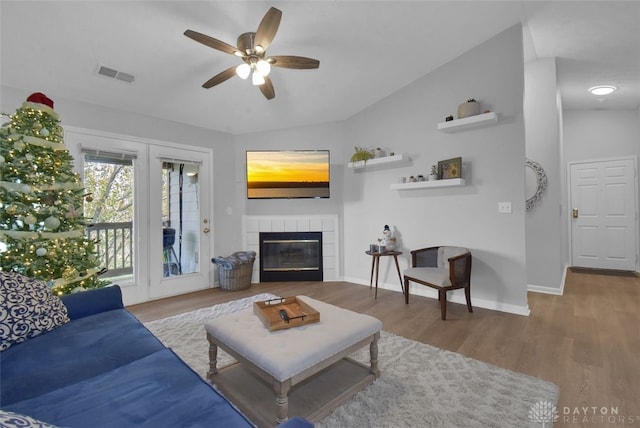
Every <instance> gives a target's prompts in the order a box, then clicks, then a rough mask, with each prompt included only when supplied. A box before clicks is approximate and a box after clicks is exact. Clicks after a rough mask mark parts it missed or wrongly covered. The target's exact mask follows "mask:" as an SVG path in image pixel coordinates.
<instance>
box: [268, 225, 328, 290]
mask: <svg viewBox="0 0 640 428" xmlns="http://www.w3.org/2000/svg"><path fill="white" fill-rule="evenodd" d="M322 279H323V275H322V232H261V233H260V282H274V281H322Z"/></svg>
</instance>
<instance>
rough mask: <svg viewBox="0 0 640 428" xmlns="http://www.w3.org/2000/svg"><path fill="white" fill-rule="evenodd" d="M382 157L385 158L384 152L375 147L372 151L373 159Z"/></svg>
mask: <svg viewBox="0 0 640 428" xmlns="http://www.w3.org/2000/svg"><path fill="white" fill-rule="evenodd" d="M384 156H385V154H384V150H382V149H381V148H380V147H377V148H376V149H375V150H374V151H373V157H375V158H383V157H384Z"/></svg>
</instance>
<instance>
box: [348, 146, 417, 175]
mask: <svg viewBox="0 0 640 428" xmlns="http://www.w3.org/2000/svg"><path fill="white" fill-rule="evenodd" d="M362 150H364V149H362ZM369 153H370V155H371V158H369V159H362V160H357V161H351V162H349V163H347V168H352V169H354V170H356V171H364V170H366V169H369V168H374V167H376V168H394V167H396V166H398V165H400V164H404V163H408V162H410V161H411V159H410V158H409V157H407V156H405V155H403V154H394V155H393V156H392V155H389V156H383V157H381V158H376V157H373V151H371V152H369ZM364 157H366V154H365V155H364Z"/></svg>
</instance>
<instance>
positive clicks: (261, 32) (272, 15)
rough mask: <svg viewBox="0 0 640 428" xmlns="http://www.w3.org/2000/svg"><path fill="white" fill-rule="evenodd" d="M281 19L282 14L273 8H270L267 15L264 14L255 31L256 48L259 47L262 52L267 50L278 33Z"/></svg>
mask: <svg viewBox="0 0 640 428" xmlns="http://www.w3.org/2000/svg"><path fill="white" fill-rule="evenodd" d="M281 18H282V12H281V11H280V10H279V9H276V8H275V7H272V8H270V9H269V10H268V11H267V13H265V15H264V17H263V18H262V21H260V25H258V30H257V31H256V38H255V45H256V46H257V45H260V46H262V49H263V50H265V51H266V50H267V48H268V47H269V45H270V44H271V41H272V40H273V38H274V37H275V35H276V32H277V31H278V27H279V26H280V19H281Z"/></svg>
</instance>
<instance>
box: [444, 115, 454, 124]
mask: <svg viewBox="0 0 640 428" xmlns="http://www.w3.org/2000/svg"><path fill="white" fill-rule="evenodd" d="M452 120H453V115H452V114H450V115H449V116H447V117H445V118H444V121H445V122H451V121H452Z"/></svg>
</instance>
